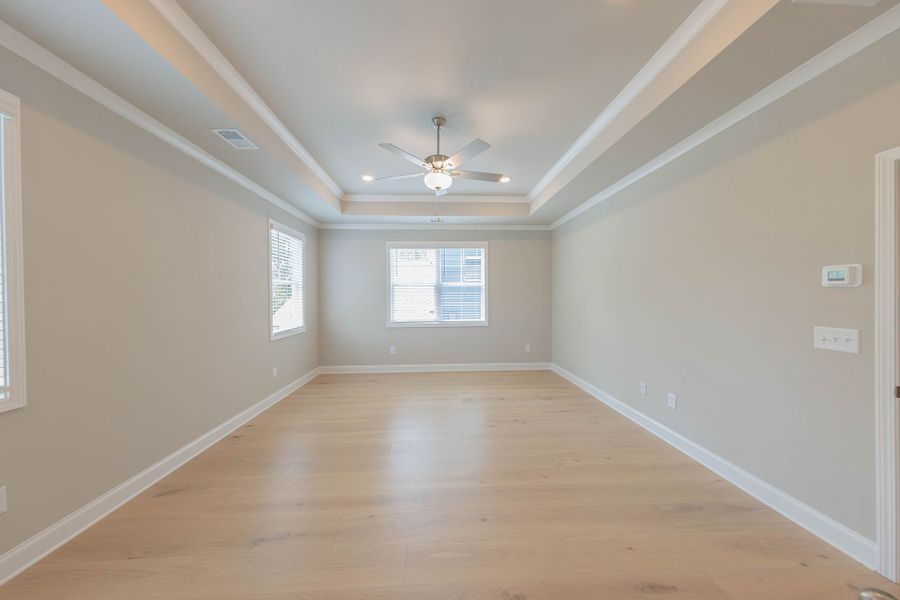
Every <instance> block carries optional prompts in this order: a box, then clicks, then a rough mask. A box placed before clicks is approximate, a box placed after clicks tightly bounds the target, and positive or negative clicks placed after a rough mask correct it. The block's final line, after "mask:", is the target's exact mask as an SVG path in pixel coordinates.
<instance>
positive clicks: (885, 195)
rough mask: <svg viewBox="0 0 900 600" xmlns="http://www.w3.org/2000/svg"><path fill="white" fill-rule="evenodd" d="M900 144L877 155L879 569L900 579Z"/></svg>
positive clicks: (877, 519)
mask: <svg viewBox="0 0 900 600" xmlns="http://www.w3.org/2000/svg"><path fill="white" fill-rule="evenodd" d="M898 164H900V147H898V148H894V149H893V150H888V151H886V152H882V153H880V154H878V155H876V156H875V336H874V337H875V476H876V506H875V515H876V528H877V532H876V534H877V543H878V572H879V573H881V574H882V575H884V576H885V577H887V578H888V579H890V580H892V581H895V582H896V581H900V548H898V543H900V531H898V511H900V493H898V491H900V488H898V484H900V472H898V468H900V460H898V457H900V452H898V449H900V446H898V444H900V427H898V417H900V411H898V406H897V403H898V400H897V398H896V391H895V390H896V386H897V383H898V373H897V339H898V337H897V333H898V330H897V325H898V323H897V322H898V318H897V309H898V302H897V295H898V291H897V193H898V188H897V186H898V183H900V182H898V181H897V166H898Z"/></svg>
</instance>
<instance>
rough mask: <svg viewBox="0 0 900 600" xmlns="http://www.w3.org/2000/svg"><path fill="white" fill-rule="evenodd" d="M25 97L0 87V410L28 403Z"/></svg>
mask: <svg viewBox="0 0 900 600" xmlns="http://www.w3.org/2000/svg"><path fill="white" fill-rule="evenodd" d="M19 175H20V174H19V99H18V98H17V97H15V96H13V95H12V94H8V93H6V92H3V91H2V90H0V412H4V411H7V410H12V409H14V408H21V407H23V406H25V315H24V305H23V301H24V298H23V297H22V289H23V288H22V202H21V192H20V187H19V186H20V183H19Z"/></svg>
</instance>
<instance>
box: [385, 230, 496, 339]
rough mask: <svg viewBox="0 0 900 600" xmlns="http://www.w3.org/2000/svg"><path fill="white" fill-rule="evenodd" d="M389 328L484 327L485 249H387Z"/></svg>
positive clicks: (397, 245) (470, 246)
mask: <svg viewBox="0 0 900 600" xmlns="http://www.w3.org/2000/svg"><path fill="white" fill-rule="evenodd" d="M388 279H389V281H388V326H397V327H406V326H459V325H487V291H486V290H487V244H485V243H458V244H457V243H443V244H440V245H436V244H419V243H415V244H411V243H403V242H396V243H394V242H392V243H389V244H388Z"/></svg>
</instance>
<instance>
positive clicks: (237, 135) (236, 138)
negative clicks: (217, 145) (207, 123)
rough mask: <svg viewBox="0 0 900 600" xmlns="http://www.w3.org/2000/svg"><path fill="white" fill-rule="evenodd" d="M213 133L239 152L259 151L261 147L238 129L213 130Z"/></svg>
mask: <svg viewBox="0 0 900 600" xmlns="http://www.w3.org/2000/svg"><path fill="white" fill-rule="evenodd" d="M213 132H214V133H215V134H216V135H218V136H219V137H220V138H222V139H223V140H225V141H226V142H228V143H229V144H230V145H231V147H232V148H235V149H237V150H259V146H257V145H256V144H254V143H253V142H251V141H250V140H248V139H247V138H246V137H244V134H243V133H241V132H240V131H238V130H237V129H213Z"/></svg>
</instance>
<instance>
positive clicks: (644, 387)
mask: <svg viewBox="0 0 900 600" xmlns="http://www.w3.org/2000/svg"><path fill="white" fill-rule="evenodd" d="M641 395H643V396H646V395H647V384H646V383H644V382H643V381H642V382H641Z"/></svg>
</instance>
